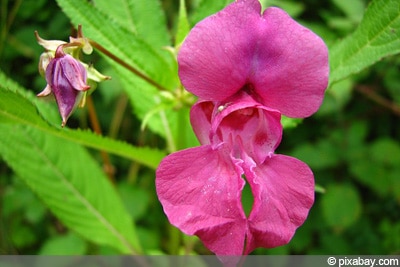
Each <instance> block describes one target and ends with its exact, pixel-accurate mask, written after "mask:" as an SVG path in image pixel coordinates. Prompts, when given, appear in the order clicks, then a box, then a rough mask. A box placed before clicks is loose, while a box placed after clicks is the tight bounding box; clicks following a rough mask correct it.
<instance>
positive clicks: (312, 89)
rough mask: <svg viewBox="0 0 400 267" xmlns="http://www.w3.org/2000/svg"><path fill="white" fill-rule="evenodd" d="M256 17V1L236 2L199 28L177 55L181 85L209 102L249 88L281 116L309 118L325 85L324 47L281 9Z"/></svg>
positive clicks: (193, 31) (190, 35)
mask: <svg viewBox="0 0 400 267" xmlns="http://www.w3.org/2000/svg"><path fill="white" fill-rule="evenodd" d="M260 12H261V5H260V3H259V2H258V0H237V1H235V2H234V3H232V4H231V5H229V6H227V7H226V8H225V9H224V10H222V11H220V12H218V13H216V14H215V15H213V16H210V17H208V18H206V19H204V20H203V21H201V22H200V23H198V24H197V25H196V26H195V27H194V28H193V29H192V30H191V31H190V33H189V35H188V36H187V38H186V40H185V42H184V43H183V45H182V47H181V49H180V51H179V54H178V63H179V76H180V79H181V81H182V84H183V85H184V86H185V88H186V89H187V90H188V91H189V92H191V93H193V94H195V95H197V96H199V97H200V98H201V99H206V100H212V101H223V100H225V99H226V98H228V97H230V96H232V95H234V94H235V93H236V92H238V91H239V90H242V89H244V88H245V87H247V88H248V89H249V90H251V91H252V92H253V93H254V94H256V95H257V97H258V100H259V101H260V102H261V103H263V104H264V105H265V106H267V107H270V108H273V109H277V110H279V111H280V112H281V113H282V114H283V115H286V116H289V117H299V118H302V117H307V116H310V115H311V114H313V113H314V112H316V111H317V109H318V108H319V106H320V105H321V103H322V99H323V95H324V92H325V89H326V86H327V84H328V75H329V65H328V50H327V47H326V45H325V44H324V42H323V41H322V40H321V38H319V37H318V36H317V35H315V34H314V33H313V32H311V31H310V30H308V29H306V28H304V27H303V26H301V25H300V24H298V23H297V22H296V21H294V20H293V19H292V18H290V17H289V16H288V15H287V14H286V13H285V12H284V11H282V10H281V9H279V8H274V7H270V8H268V9H266V10H265V11H264V13H263V14H262V15H260ZM249 85H250V86H249Z"/></svg>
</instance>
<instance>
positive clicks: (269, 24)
mask: <svg viewBox="0 0 400 267" xmlns="http://www.w3.org/2000/svg"><path fill="white" fill-rule="evenodd" d="M262 21H263V23H261V24H259V32H258V41H259V45H258V47H257V49H256V52H255V54H254V56H255V57H254V59H253V67H252V74H251V75H250V77H249V82H250V83H251V84H252V85H253V86H254V88H255V89H254V90H255V91H256V93H257V94H258V95H260V96H261V97H262V100H263V103H264V104H265V105H266V106H268V107H271V108H274V109H278V110H279V111H281V112H282V114H284V115H286V116H289V117H308V116H310V115H311V114H313V113H314V112H316V111H317V109H318V108H319V106H320V105H321V103H322V100H323V97H324V92H325V89H326V87H327V85H328V76H329V64H328V49H327V47H326V45H325V43H324V42H323V40H322V39H321V38H319V37H318V36H317V35H315V34H314V33H313V32H312V31H310V30H308V29H307V28H304V27H303V26H301V25H300V24H298V23H297V22H296V21H294V20H293V19H291V18H290V17H289V15H288V14H286V13H285V12H284V11H282V10H281V9H279V8H268V9H266V10H265V12H264V14H263V16H262Z"/></svg>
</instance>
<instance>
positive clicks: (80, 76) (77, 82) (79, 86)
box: [60, 55, 90, 91]
mask: <svg viewBox="0 0 400 267" xmlns="http://www.w3.org/2000/svg"><path fill="white" fill-rule="evenodd" d="M60 64H61V66H62V69H63V73H64V77H65V79H66V80H67V81H68V82H69V84H70V86H71V87H72V88H74V89H75V90H78V91H86V90H89V89H90V86H89V85H87V84H86V77H87V74H86V69H85V67H84V66H83V65H82V64H81V63H80V62H79V61H78V60H76V59H74V58H73V57H72V56H70V55H65V56H64V57H63V58H62V59H60Z"/></svg>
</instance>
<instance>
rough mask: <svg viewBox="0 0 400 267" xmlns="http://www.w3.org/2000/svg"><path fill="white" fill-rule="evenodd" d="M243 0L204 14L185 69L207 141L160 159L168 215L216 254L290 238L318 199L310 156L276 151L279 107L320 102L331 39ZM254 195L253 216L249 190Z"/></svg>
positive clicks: (287, 110)
mask: <svg viewBox="0 0 400 267" xmlns="http://www.w3.org/2000/svg"><path fill="white" fill-rule="evenodd" d="M260 13H261V5H260V3H259V2H258V1H257V0H237V1H235V2H234V3H232V4H231V5H229V6H227V7H226V8H225V9H224V10H222V11H220V12H218V13H216V14H215V15H213V16H210V17H208V18H206V19H204V20H203V21H201V22H200V23H198V24H197V25H196V26H195V27H194V28H193V29H192V30H191V32H190V33H189V35H188V36H187V38H186V39H185V41H184V43H183V45H182V47H181V49H180V51H179V54H178V64H179V76H180V79H181V81H182V84H183V85H184V86H185V88H186V89H187V90H188V91H190V92H192V93H193V94H195V95H197V96H198V97H199V99H200V100H199V102H198V103H197V104H195V105H194V106H193V107H192V110H191V124H192V126H193V130H194V132H195V134H196V136H197V138H198V139H199V141H200V143H201V146H199V147H195V148H189V149H186V150H182V151H178V152H176V153H173V154H171V155H169V156H167V157H166V158H164V159H163V161H162V162H161V164H160V166H159V167H158V169H157V172H156V189H157V194H158V197H159V200H160V202H161V204H162V205H163V208H164V212H165V213H166V215H167V217H168V219H169V220H170V222H171V223H172V224H173V225H175V226H176V227H178V228H179V229H181V230H182V231H183V232H184V233H186V234H190V235H192V234H194V235H197V236H198V237H199V238H200V239H201V240H202V241H203V243H204V244H205V246H207V247H208V248H209V249H210V250H211V251H213V252H214V253H216V254H217V255H218V256H219V257H221V256H225V255H242V254H248V253H250V252H251V251H252V250H254V249H255V248H257V247H267V248H271V247H276V246H280V245H284V244H287V243H288V242H289V241H290V239H291V238H292V236H293V235H294V233H295V231H296V229H297V228H298V227H299V226H300V225H301V224H302V223H303V222H304V220H305V219H306V217H307V215H308V212H309V210H310V208H311V206H312V204H313V201H314V176H313V173H312V171H311V170H310V168H309V167H308V166H307V165H306V164H305V163H303V162H301V161H299V160H297V159H295V158H292V157H289V156H285V155H279V154H275V149H276V148H277V147H278V145H279V143H280V141H281V138H282V125H281V123H280V119H281V114H283V115H286V116H289V117H298V118H303V117H307V116H310V115H311V114H313V113H314V112H316V111H317V109H318V108H319V106H320V105H321V103H322V100H323V95H324V92H325V89H326V86H327V83H328V74H329V65H328V51H327V48H326V46H325V44H324V42H323V41H322V40H321V39H320V38H319V37H318V36H317V35H315V34H314V33H312V32H311V31H310V30H308V29H306V28H304V27H303V26H301V25H299V24H298V23H296V22H295V21H294V20H292V19H291V18H290V17H289V16H288V15H287V14H286V13H285V12H284V11H282V10H280V9H278V8H268V9H266V10H265V12H264V13H263V14H260ZM245 182H247V183H248V184H249V185H250V187H251V191H252V194H253V197H254V202H253V206H252V209H251V212H250V214H249V215H248V216H246V214H245V212H244V210H243V207H242V203H241V195H242V190H243V187H244V185H245Z"/></svg>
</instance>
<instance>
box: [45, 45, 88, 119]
mask: <svg viewBox="0 0 400 267" xmlns="http://www.w3.org/2000/svg"><path fill="white" fill-rule="evenodd" d="M86 79H87V73H86V69H85V67H84V66H83V65H82V64H81V63H80V62H79V61H78V60H76V59H75V58H73V57H72V56H71V55H68V54H65V53H64V51H63V45H60V46H59V47H58V48H57V50H56V53H55V57H54V58H53V59H52V60H51V61H50V62H49V64H48V66H47V68H46V81H47V86H46V88H45V89H44V91H43V92H41V93H40V94H39V95H46V94H49V91H51V92H52V93H53V94H54V96H55V98H56V101H57V104H58V110H59V112H60V115H61V117H62V124H61V126H65V124H66V122H67V120H68V118H69V116H70V115H71V113H72V111H73V110H74V109H75V107H76V106H77V104H78V103H79V102H80V100H81V97H82V93H83V92H84V91H87V90H89V88H90V86H89V85H87V83H86ZM49 88H50V90H49Z"/></svg>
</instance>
